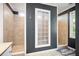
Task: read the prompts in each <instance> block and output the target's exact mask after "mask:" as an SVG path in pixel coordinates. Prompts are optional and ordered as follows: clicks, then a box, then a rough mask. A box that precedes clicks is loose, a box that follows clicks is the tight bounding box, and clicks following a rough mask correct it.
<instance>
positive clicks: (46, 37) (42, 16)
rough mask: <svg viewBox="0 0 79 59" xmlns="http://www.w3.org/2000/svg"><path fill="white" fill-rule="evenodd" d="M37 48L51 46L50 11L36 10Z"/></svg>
mask: <svg viewBox="0 0 79 59" xmlns="http://www.w3.org/2000/svg"><path fill="white" fill-rule="evenodd" d="M35 25H36V27H35V29H36V31H35V32H36V34H35V36H36V38H35V47H36V48H37V47H45V46H50V11H49V10H43V9H37V8H36V9H35Z"/></svg>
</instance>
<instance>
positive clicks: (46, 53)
mask: <svg viewBox="0 0 79 59" xmlns="http://www.w3.org/2000/svg"><path fill="white" fill-rule="evenodd" d="M26 56H62V55H61V54H60V53H59V52H58V51H56V50H54V49H50V50H45V51H40V52H34V53H29V54H26Z"/></svg>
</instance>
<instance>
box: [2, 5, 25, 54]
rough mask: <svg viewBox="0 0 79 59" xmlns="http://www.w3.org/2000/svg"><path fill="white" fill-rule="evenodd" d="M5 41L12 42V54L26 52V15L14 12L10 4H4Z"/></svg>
mask: <svg viewBox="0 0 79 59" xmlns="http://www.w3.org/2000/svg"><path fill="white" fill-rule="evenodd" d="M3 8H4V14H3V16H4V21H3V23H4V26H3V31H4V35H3V36H4V42H12V54H13V55H15V54H18V53H24V16H20V15H19V14H14V13H13V10H12V9H11V6H10V5H9V4H4V6H3Z"/></svg>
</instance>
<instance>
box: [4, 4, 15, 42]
mask: <svg viewBox="0 0 79 59" xmlns="http://www.w3.org/2000/svg"><path fill="white" fill-rule="evenodd" d="M3 8H4V10H3V11H4V13H3V15H4V16H3V19H4V21H3V31H4V34H3V36H4V37H3V38H4V42H14V15H13V13H12V11H11V10H10V9H9V8H8V6H7V5H6V4H4V6H3Z"/></svg>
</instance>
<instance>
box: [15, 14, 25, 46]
mask: <svg viewBox="0 0 79 59" xmlns="http://www.w3.org/2000/svg"><path fill="white" fill-rule="evenodd" d="M14 22H15V23H14V24H15V25H14V27H15V28H14V44H15V45H23V44H24V16H19V15H15V20H14Z"/></svg>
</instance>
